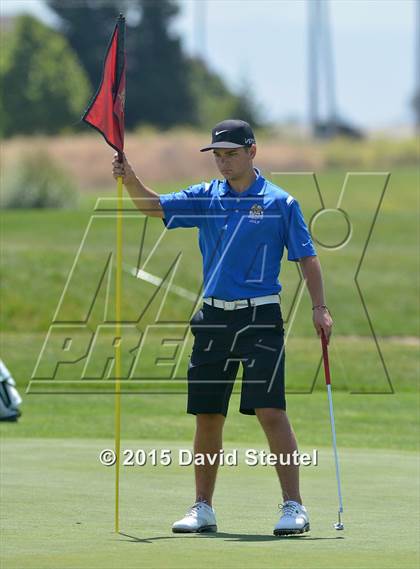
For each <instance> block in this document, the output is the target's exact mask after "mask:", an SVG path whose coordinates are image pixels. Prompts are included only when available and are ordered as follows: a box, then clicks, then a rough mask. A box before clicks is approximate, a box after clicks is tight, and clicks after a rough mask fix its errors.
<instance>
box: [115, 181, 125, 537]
mask: <svg viewBox="0 0 420 569" xmlns="http://www.w3.org/2000/svg"><path fill="white" fill-rule="evenodd" d="M122 198H123V183H122V176H118V179H117V252H116V265H117V269H116V277H115V456H116V462H115V531H116V532H117V533H118V532H119V531H120V447H121V393H120V392H121V385H120V379H121V275H122Z"/></svg>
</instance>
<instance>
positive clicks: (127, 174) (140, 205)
mask: <svg viewBox="0 0 420 569" xmlns="http://www.w3.org/2000/svg"><path fill="white" fill-rule="evenodd" d="M112 175H113V176H114V178H115V179H117V178H118V176H122V178H123V184H124V186H125V187H126V188H127V191H128V193H129V194H130V196H131V198H132V199H133V202H134V204H135V206H136V207H137V209H139V210H140V211H141V212H143V213H144V214H145V215H149V216H151V217H163V210H162V206H161V205H160V203H159V194H157V193H156V192H154V191H153V190H151V189H150V188H148V187H146V186H145V185H144V184H143V182H141V181H140V180H139V179H138V178H137V176H136V173H135V172H134V170H133V168H132V167H131V166H130V164H129V163H128V161H127V158H126V156H125V155H124V157H123V162H122V163H121V162H119V161H118V154H115V155H114V160H113V161H112Z"/></svg>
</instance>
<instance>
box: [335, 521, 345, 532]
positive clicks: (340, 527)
mask: <svg viewBox="0 0 420 569" xmlns="http://www.w3.org/2000/svg"><path fill="white" fill-rule="evenodd" d="M334 529H336V530H337V531H341V530H343V529H344V524H342V523H341V522H338V523H336V524H334Z"/></svg>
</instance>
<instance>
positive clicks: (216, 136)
mask: <svg viewBox="0 0 420 569" xmlns="http://www.w3.org/2000/svg"><path fill="white" fill-rule="evenodd" d="M252 144H255V136H254V133H253V132H252V128H251V127H250V125H249V124H248V123H247V122H245V121H241V120H239V119H228V120H225V121H222V122H219V123H218V124H217V125H216V126H215V127H214V128H213V130H212V131H211V144H209V145H208V146H206V147H205V148H202V149H201V150H200V152H206V151H207V150H212V149H213V148H240V147H241V146H251V145H252Z"/></svg>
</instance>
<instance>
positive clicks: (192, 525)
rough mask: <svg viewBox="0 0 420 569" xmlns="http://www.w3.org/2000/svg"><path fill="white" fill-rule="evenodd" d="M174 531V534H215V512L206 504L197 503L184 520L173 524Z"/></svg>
mask: <svg viewBox="0 0 420 569" xmlns="http://www.w3.org/2000/svg"><path fill="white" fill-rule="evenodd" d="M172 531H173V532H174V533H201V532H205V531H208V532H215V531H217V525H216V516H215V512H214V510H213V508H211V507H210V506H209V505H208V504H206V503H205V502H196V503H195V504H194V505H193V506H192V507H191V508H190V509H189V510H188V512H187V513H186V514H185V516H184V517H183V518H182V520H178V521H177V522H175V523H174V524H173V526H172Z"/></svg>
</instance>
